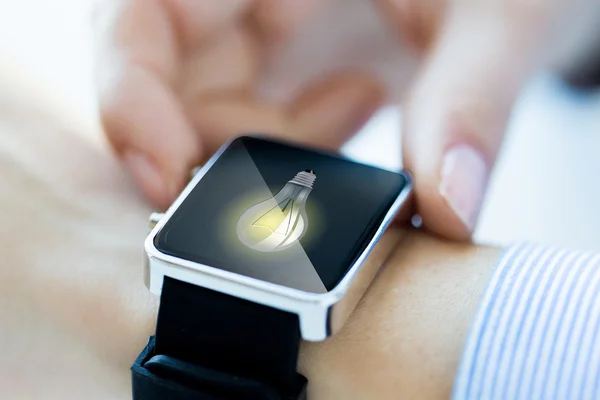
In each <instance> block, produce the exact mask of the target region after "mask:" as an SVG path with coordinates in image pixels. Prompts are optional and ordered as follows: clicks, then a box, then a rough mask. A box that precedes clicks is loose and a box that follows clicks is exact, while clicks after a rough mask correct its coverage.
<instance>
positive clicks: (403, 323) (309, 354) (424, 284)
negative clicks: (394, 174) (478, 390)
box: [300, 232, 501, 399]
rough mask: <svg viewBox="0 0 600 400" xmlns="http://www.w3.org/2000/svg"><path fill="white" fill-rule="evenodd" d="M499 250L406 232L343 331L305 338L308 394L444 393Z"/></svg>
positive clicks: (355, 396)
mask: <svg viewBox="0 0 600 400" xmlns="http://www.w3.org/2000/svg"><path fill="white" fill-rule="evenodd" d="M500 252H501V250H499V249H496V248H489V247H481V246H475V245H472V244H459V243H452V242H445V241H442V240H439V239H436V238H433V237H431V236H428V235H425V234H423V233H417V232H410V233H409V234H408V235H407V237H406V238H405V239H403V240H402V241H401V242H400V243H399V245H398V246H397V248H396V249H395V250H394V252H393V254H392V256H391V257H390V258H389V260H388V262H387V263H386V265H385V266H384V267H383V269H382V271H381V272H380V274H379V275H378V276H377V278H376V279H375V281H374V282H373V285H372V286H371V287H370V288H369V290H368V292H367V294H366V296H365V298H363V300H362V301H361V303H360V304H359V306H358V308H357V309H356V311H355V312H354V313H353V315H352V317H351V319H350V321H349V322H348V323H347V324H346V326H345V327H344V329H343V330H342V332H340V334H338V335H336V336H335V337H333V338H332V339H330V340H328V341H326V342H324V343H306V344H305V345H304V347H303V352H302V355H301V362H300V369H301V371H302V372H303V373H305V374H306V375H307V377H308V378H309V381H310V396H311V399H330V398H335V399H337V398H340V399H341V398H343V399H364V398H372V396H373V395H374V394H375V393H376V394H377V398H378V399H388V398H389V399H396V398H399V396H401V397H402V398H427V399H436V398H444V399H447V398H449V397H450V393H451V391H452V387H453V382H454V378H455V375H456V371H457V368H458V364H459V360H460V357H461V353H462V349H463V346H464V343H465V340H466V337H467V335H468V332H469V329H470V327H471V324H472V320H473V318H474V315H475V313H476V311H477V307H478V304H479V301H480V299H481V296H482V294H483V292H484V290H485V287H486V285H487V282H488V280H489V277H490V274H491V272H492V271H493V269H494V267H495V265H496V263H497V260H498V258H499V255H500Z"/></svg>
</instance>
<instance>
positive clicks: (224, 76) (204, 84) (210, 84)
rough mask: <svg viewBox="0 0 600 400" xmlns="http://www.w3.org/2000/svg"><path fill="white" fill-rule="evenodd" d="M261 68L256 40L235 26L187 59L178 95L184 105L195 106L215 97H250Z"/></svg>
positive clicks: (184, 63)
mask: <svg viewBox="0 0 600 400" xmlns="http://www.w3.org/2000/svg"><path fill="white" fill-rule="evenodd" d="M259 67H260V49H259V46H258V43H257V41H256V39H255V38H254V37H253V36H252V35H251V34H250V33H249V32H248V29H246V28H245V27H243V26H238V25H236V26H233V27H231V28H230V29H228V30H226V31H223V32H222V33H221V34H219V36H218V37H215V38H213V40H211V41H210V43H208V44H207V45H206V46H203V47H200V48H198V49H197V50H196V51H194V52H193V53H191V54H190V55H189V56H188V58H187V59H186V60H185V61H184V62H183V67H182V71H181V78H182V80H181V85H180V86H181V88H180V90H179V92H180V93H181V97H182V98H183V101H184V103H186V105H189V104H191V105H192V106H195V104H196V103H197V102H198V100H200V99H201V98H202V97H209V96H212V95H220V96H222V95H223V94H228V95H236V94H238V95H242V96H249V95H250V94H251V93H252V92H253V90H254V87H255V84H256V80H257V78H258V73H259ZM190 112H193V110H191V111H190Z"/></svg>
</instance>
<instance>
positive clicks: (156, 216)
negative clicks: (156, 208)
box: [148, 212, 165, 230]
mask: <svg viewBox="0 0 600 400" xmlns="http://www.w3.org/2000/svg"><path fill="white" fill-rule="evenodd" d="M164 216H165V214H164V213H157V212H153V213H152V214H150V218H149V220H148V227H149V228H150V230H152V229H154V227H155V226H156V224H158V221H160V220H161V218H162V217H164Z"/></svg>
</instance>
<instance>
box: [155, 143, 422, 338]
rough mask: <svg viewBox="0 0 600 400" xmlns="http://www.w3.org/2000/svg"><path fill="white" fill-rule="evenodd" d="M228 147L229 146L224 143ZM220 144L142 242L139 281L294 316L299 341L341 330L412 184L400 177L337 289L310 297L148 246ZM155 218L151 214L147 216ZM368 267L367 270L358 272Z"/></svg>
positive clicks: (373, 269) (209, 164)
mask: <svg viewBox="0 0 600 400" xmlns="http://www.w3.org/2000/svg"><path fill="white" fill-rule="evenodd" d="M230 143H231V142H230ZM230 143H228V144H226V145H224V146H223V147H222V148H221V149H220V150H219V151H218V152H217V153H216V154H215V155H214V156H213V157H212V158H211V159H210V160H209V161H208V162H207V163H206V164H205V165H204V166H203V167H202V168H200V169H198V170H197V172H195V174H194V176H193V177H192V179H191V181H190V182H189V184H188V185H187V187H186V188H185V189H184V190H183V192H181V194H180V195H179V197H178V198H177V200H175V202H174V203H173V204H172V205H171V206H170V207H169V209H168V210H167V211H166V212H165V214H164V215H163V216H162V217H161V218H160V219H159V220H158V221H156V224H155V225H154V228H153V229H152V231H151V232H150V234H149V235H148V237H147V238H146V241H145V243H144V248H145V253H146V257H145V265H144V269H145V274H144V280H145V283H146V286H147V287H148V289H149V290H150V291H151V292H152V293H154V294H156V295H160V293H161V290H162V285H163V280H164V277H165V276H168V277H171V278H174V279H178V280H181V281H184V282H188V283H191V284H194V285H198V286H202V287H205V288H209V289H212V290H215V291H217V292H221V293H226V294H229V295H231V296H235V297H239V298H242V299H246V300H249V301H252V302H255V303H259V304H263V305H265V306H269V307H273V308H276V309H280V310H283V311H288V312H290V313H294V314H297V315H298V317H299V320H300V333H301V335H302V338H303V339H304V340H308V341H321V340H324V339H326V338H327V337H328V336H331V335H333V334H335V333H336V332H337V331H339V330H340V329H341V327H342V326H343V325H344V323H345V322H346V320H347V318H348V316H349V315H350V314H351V312H352V311H353V310H354V308H355V307H356V304H357V303H358V301H359V300H360V299H361V298H362V296H363V294H364V292H365V290H366V289H367V288H368V286H369V284H370V282H371V281H372V279H373V278H374V276H375V275H376V273H377V270H378V269H379V266H380V265H376V264H377V263H365V261H366V260H367V257H368V256H369V255H370V254H371V253H372V251H373V249H374V248H375V245H376V244H377V243H378V242H379V240H380V239H381V237H382V235H383V232H384V230H385V229H386V227H387V226H388V225H389V223H390V222H391V221H392V219H393V218H394V216H395V215H396V214H397V213H399V212H400V211H401V209H402V207H403V205H405V204H406V203H407V199H408V197H409V195H410V193H411V189H412V181H411V178H410V175H408V174H405V175H406V182H407V183H406V186H405V187H404V189H403V190H402V192H401V193H400V194H399V196H398V197H397V198H396V200H395V201H394V203H393V204H392V206H391V207H390V209H389V210H388V212H387V213H386V215H385V217H384V218H383V221H382V223H381V225H380V226H379V227H378V228H377V231H376V232H375V235H374V236H373V238H372V239H371V241H370V242H369V244H368V245H367V246H366V248H365V249H364V251H363V253H362V254H361V255H360V256H359V257H358V258H357V259H356V261H355V262H354V264H353V265H352V266H351V267H350V269H349V270H348V272H347V273H346V275H345V276H344V277H343V278H342V279H341V281H340V282H339V283H338V285H337V286H336V287H335V288H334V289H333V290H331V291H329V292H328V293H323V294H316V293H308V292H303V291H301V290H297V289H291V288H287V287H284V286H281V285H277V284H273V283H270V282H265V281H261V280H258V279H255V278H250V277H247V276H243V275H239V274H236V273H233V272H229V271H224V270H221V269H217V268H214V267H211V266H210V265H204V264H200V263H197V262H193V261H189V260H185V259H182V258H178V257H174V256H171V255H167V254H164V253H162V252H160V251H158V250H157V249H156V247H155V246H154V238H155V236H156V235H157V234H158V232H160V230H161V229H162V228H163V226H164V225H165V224H166V223H167V221H168V220H169V218H171V216H172V215H173V213H174V212H175V211H176V210H177V208H178V207H179V206H180V205H181V204H182V203H183V201H184V200H185V198H186V197H187V196H188V195H189V194H190V192H191V191H192V190H193V188H194V187H195V186H196V184H197V183H198V182H199V181H200V180H201V179H202V178H203V177H204V175H205V174H206V172H207V171H208V170H209V169H210V168H211V167H212V165H213V164H214V163H215V162H216V160H218V159H219V157H220V156H221V155H222V154H223V152H224V151H225V149H226V148H227V147H228V146H229V144H230ZM153 218H155V219H156V215H154V216H153ZM365 264H368V268H363V266H365Z"/></svg>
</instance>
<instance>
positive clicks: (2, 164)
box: [0, 85, 500, 400]
mask: <svg viewBox="0 0 600 400" xmlns="http://www.w3.org/2000/svg"><path fill="white" fill-rule="evenodd" d="M3 87H4V88H5V91H4V92H3V93H5V94H6V93H10V94H11V95H10V97H5V96H6V95H5V94H2V95H1V96H0V101H1V104H3V106H2V108H0V121H2V123H1V124H0V174H1V176H2V178H3V179H2V187H1V188H0V207H1V208H2V210H3V212H2V214H1V217H0V218H1V219H0V222H1V224H0V241H1V242H2V243H3V244H4V245H3V249H4V250H3V262H2V263H1V264H0V326H2V329H1V330H0V349H1V352H2V357H1V358H0V397H1V398H10V399H18V400H20V399H39V398H45V399H61V400H69V399H82V398H85V399H98V400H100V399H123V400H127V399H130V398H131V394H130V383H129V379H130V374H129V367H130V365H131V363H132V361H133V360H134V359H135V357H136V356H137V354H138V353H139V351H141V349H142V348H143V346H144V345H145V342H146V340H147V338H148V336H149V335H151V334H152V332H153V329H154V324H155V315H156V305H157V301H156V299H155V298H154V296H153V295H151V294H150V293H149V292H148V291H147V289H146V288H145V287H144V285H143V283H142V282H143V278H142V252H141V251H140V249H141V246H142V241H143V239H144V237H145V235H146V221H147V220H146V218H147V215H148V213H149V212H150V207H148V206H147V205H146V203H145V199H144V198H143V197H141V196H139V195H138V193H137V192H136V190H135V188H134V184H133V182H132V181H131V180H130V179H129V178H128V177H127V176H125V175H124V174H123V171H122V169H121V167H120V165H119V163H118V160H117V159H116V158H115V157H114V155H112V154H111V152H110V151H109V149H108V147H107V146H106V144H105V143H104V142H102V141H100V140H97V139H99V136H97V135H94V132H90V131H89V130H87V129H89V127H86V126H84V125H81V124H78V123H77V120H76V119H75V118H73V116H72V115H70V114H69V113H68V112H64V113H60V112H57V113H54V112H50V111H48V110H49V108H48V107H46V106H45V105H44V104H39V103H36V102H35V101H33V100H32V98H30V97H24V96H26V95H27V93H32V90H25V89H30V88H24V87H20V88H17V89H18V90H11V89H14V88H11V85H5V86H3ZM38 99H39V98H38ZM97 133H98V134H99V132H97ZM90 139H91V140H90ZM400 232H401V231H400V228H398V227H396V228H393V230H391V231H390V232H388V233H387V235H401V233H400ZM403 235H405V238H404V239H403V240H402V241H401V242H399V244H397V245H394V244H393V243H394V242H393V241H390V242H389V243H391V244H392V245H391V247H390V249H389V251H390V252H391V257H390V258H389V260H388V261H387V262H386V264H385V266H384V269H382V270H381V272H380V273H379V275H378V276H377V278H376V280H375V281H374V283H373V285H372V286H371V287H370V289H369V290H368V292H367V294H366V296H365V297H364V298H363V300H362V301H361V302H360V304H359V306H358V308H357V309H356V311H355V312H354V313H353V314H352V316H351V318H350V320H349V321H348V323H347V324H346V325H345V327H344V328H343V330H342V331H341V332H340V333H339V334H338V335H336V336H335V337H334V338H333V339H330V340H328V341H326V342H323V343H304V344H303V345H302V350H301V355H300V363H299V370H300V371H301V372H302V373H304V374H306V376H307V377H308V378H309V380H310V382H311V383H310V388H309V391H310V398H311V399H331V398H343V399H364V398H373V396H374V395H375V394H376V398H378V399H397V398H398V397H399V396H402V398H428V399H436V398H448V396H449V393H450V391H451V389H452V383H453V379H454V375H455V373H456V368H457V365H458V363H459V359H460V355H461V351H462V347H463V344H464V341H465V338H466V335H467V333H468V330H469V327H470V324H471V320H472V319H473V316H474V313H475V312H476V309H477V303H478V301H479V299H480V297H481V295H482V293H483V290H484V288H485V285H486V282H487V280H488V277H489V275H490V272H491V271H492V269H493V266H494V264H495V262H496V260H497V258H498V255H499V252H500V250H498V249H494V248H486V247H480V246H474V245H471V244H458V243H452V242H446V241H444V240H441V239H436V238H433V237H430V236H428V235H425V234H423V233H420V232H415V231H410V232H408V233H406V232H404V233H403Z"/></svg>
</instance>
